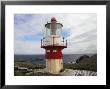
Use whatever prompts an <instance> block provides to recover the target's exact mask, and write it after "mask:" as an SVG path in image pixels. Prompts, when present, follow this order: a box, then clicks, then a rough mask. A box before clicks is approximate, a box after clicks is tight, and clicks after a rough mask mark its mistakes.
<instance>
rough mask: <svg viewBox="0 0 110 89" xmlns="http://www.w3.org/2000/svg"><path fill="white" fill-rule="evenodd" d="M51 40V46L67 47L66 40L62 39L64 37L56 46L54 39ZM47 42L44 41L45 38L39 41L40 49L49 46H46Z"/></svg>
mask: <svg viewBox="0 0 110 89" xmlns="http://www.w3.org/2000/svg"><path fill="white" fill-rule="evenodd" d="M52 38H53V43H52V44H51V46H65V47H67V40H65V39H64V37H63V38H62V41H61V42H59V43H58V44H55V42H54V39H55V37H52ZM48 42H49V41H46V40H45V38H43V39H41V47H44V46H49V44H47V43H48Z"/></svg>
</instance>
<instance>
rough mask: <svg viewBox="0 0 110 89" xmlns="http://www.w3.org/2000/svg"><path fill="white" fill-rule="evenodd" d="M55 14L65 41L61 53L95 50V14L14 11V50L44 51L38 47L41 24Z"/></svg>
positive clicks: (92, 51)
mask: <svg viewBox="0 0 110 89" xmlns="http://www.w3.org/2000/svg"><path fill="white" fill-rule="evenodd" d="M52 17H55V18H56V19H57V21H58V22H60V23H62V24H63V28H62V31H63V32H62V35H63V36H64V37H65V39H67V40H68V47H67V48H65V49H64V50H63V53H65V54H87V53H97V15H96V14H95V13H93V14H83V13H82V14H15V15H14V53H15V54H44V53H45V51H44V49H42V48H40V40H41V39H42V37H43V32H44V30H45V26H44V25H45V23H47V21H50V19H51V18H52Z"/></svg>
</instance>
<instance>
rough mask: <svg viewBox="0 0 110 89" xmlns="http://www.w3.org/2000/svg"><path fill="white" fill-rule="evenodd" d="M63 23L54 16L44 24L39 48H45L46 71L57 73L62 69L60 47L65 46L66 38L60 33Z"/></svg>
mask: <svg viewBox="0 0 110 89" xmlns="http://www.w3.org/2000/svg"><path fill="white" fill-rule="evenodd" d="M62 27H63V25H62V24H61V23H58V22H57V20H56V18H54V17H53V18H51V21H50V22H47V23H46V24H45V28H46V29H45V36H44V37H43V39H41V48H44V49H45V59H46V71H47V72H49V73H52V74H57V73H59V72H60V71H61V70H62V69H63V59H62V49H64V48H67V40H65V39H64V37H62V35H61V30H62Z"/></svg>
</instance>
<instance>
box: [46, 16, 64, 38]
mask: <svg viewBox="0 0 110 89" xmlns="http://www.w3.org/2000/svg"><path fill="white" fill-rule="evenodd" d="M62 27H63V25H62V24H61V23H58V22H57V20H56V18H55V17H53V18H51V21H50V22H47V24H45V28H46V36H52V35H53V36H54V35H57V36H61V30H62Z"/></svg>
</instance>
